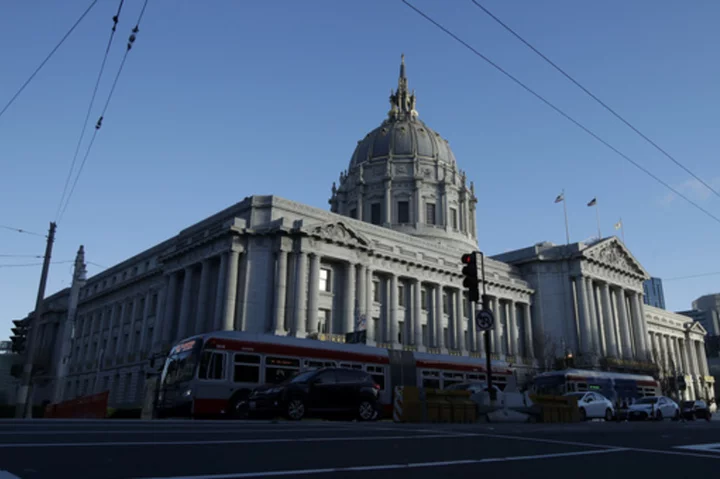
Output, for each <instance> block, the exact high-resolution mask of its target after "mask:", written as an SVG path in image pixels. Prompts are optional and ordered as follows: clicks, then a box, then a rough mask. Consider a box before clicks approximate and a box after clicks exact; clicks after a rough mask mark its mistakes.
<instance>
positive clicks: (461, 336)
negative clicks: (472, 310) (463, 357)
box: [455, 289, 472, 354]
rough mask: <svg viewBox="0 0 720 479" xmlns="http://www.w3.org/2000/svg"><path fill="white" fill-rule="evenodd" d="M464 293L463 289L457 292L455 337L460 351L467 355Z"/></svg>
mask: <svg viewBox="0 0 720 479" xmlns="http://www.w3.org/2000/svg"><path fill="white" fill-rule="evenodd" d="M462 292H463V290H462V289H456V290H455V337H456V338H457V339H456V340H457V347H458V349H459V350H460V351H461V352H462V353H463V354H465V353H467V351H468V348H467V344H466V343H465V314H464V312H463V294H462ZM468 336H469V333H468ZM471 344H472V343H471Z"/></svg>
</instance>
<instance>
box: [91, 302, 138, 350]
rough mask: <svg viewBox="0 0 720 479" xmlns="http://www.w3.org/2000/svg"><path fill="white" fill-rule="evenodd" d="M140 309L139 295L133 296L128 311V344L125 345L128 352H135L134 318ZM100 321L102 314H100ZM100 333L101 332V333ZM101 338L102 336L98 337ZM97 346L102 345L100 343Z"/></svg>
mask: <svg viewBox="0 0 720 479" xmlns="http://www.w3.org/2000/svg"><path fill="white" fill-rule="evenodd" d="M139 309H140V296H135V297H134V298H133V302H132V311H131V312H130V329H129V333H128V346H127V352H128V354H130V353H134V352H135V318H137V314H138V311H139ZM100 321H102V316H100ZM100 328H101V329H100V330H101V331H102V323H101V324H100ZM101 335H102V333H101ZM100 339H102V338H100ZM99 347H102V343H101V344H100V346H99Z"/></svg>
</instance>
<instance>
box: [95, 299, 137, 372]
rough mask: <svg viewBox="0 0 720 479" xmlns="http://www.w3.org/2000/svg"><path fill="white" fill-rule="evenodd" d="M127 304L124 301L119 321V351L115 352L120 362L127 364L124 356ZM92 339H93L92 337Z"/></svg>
mask: <svg viewBox="0 0 720 479" xmlns="http://www.w3.org/2000/svg"><path fill="white" fill-rule="evenodd" d="M127 303H128V302H127V298H125V299H123V300H122V306H121V308H120V318H119V321H118V327H119V328H118V343H117V351H115V357H116V358H120V362H125V361H124V359H123V356H125V316H126V315H127ZM90 339H92V336H91V337H90ZM90 344H92V343H90Z"/></svg>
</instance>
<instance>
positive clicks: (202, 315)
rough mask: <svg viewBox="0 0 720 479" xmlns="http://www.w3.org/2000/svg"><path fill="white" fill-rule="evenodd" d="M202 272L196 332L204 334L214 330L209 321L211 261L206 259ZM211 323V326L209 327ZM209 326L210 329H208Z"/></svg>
mask: <svg viewBox="0 0 720 479" xmlns="http://www.w3.org/2000/svg"><path fill="white" fill-rule="evenodd" d="M201 268H202V269H201V271H200V291H199V292H198V300H197V301H198V307H197V316H196V317H195V332H198V333H204V332H206V331H207V330H211V329H212V321H208V316H209V315H208V293H209V292H210V260H209V259H204V260H203V262H202V266H201ZM208 323H210V325H208ZM208 326H209V327H208Z"/></svg>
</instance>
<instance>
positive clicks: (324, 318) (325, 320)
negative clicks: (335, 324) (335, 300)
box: [318, 309, 330, 334]
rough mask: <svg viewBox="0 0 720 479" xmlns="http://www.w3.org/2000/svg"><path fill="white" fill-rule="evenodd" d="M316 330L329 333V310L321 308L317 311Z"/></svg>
mask: <svg viewBox="0 0 720 479" xmlns="http://www.w3.org/2000/svg"><path fill="white" fill-rule="evenodd" d="M318 331H320V332H321V333H323V334H328V333H330V310H329V309H321V310H319V311H318Z"/></svg>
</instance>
